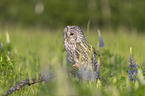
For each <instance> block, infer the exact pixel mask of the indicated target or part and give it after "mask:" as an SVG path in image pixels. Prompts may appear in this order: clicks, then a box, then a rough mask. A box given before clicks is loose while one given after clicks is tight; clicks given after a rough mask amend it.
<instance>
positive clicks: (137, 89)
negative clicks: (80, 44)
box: [0, 28, 145, 96]
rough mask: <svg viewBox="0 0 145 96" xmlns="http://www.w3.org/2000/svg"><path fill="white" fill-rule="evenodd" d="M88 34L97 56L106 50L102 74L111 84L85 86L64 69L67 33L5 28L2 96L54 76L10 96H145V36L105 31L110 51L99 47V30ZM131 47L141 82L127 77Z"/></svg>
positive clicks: (0, 33)
mask: <svg viewBox="0 0 145 96" xmlns="http://www.w3.org/2000/svg"><path fill="white" fill-rule="evenodd" d="M83 31H84V34H85V37H86V39H87V41H88V42H89V43H90V44H92V46H93V47H94V48H95V49H96V50H97V52H98V53H100V50H102V53H100V54H101V55H102V57H101V59H100V61H101V63H100V69H101V70H100V73H101V76H102V77H103V78H105V79H106V81H107V84H106V83H104V82H103V81H101V80H99V79H98V80H95V81H91V80H90V81H80V80H79V79H78V78H73V77H70V76H69V75H68V74H67V72H66V71H65V70H64V69H63V67H66V53H65V52H66V51H65V48H64V45H63V28H60V29H56V30H50V29H41V28H28V29H26V28H25V29H24V28H5V29H2V30H1V31H0V43H1V44H2V45H3V48H4V52H2V50H0V52H1V53H0V54H1V58H0V78H1V79H0V94H2V93H3V92H4V91H6V90H7V89H8V88H10V87H11V86H12V85H15V84H16V83H18V82H20V81H22V80H24V79H26V78H37V77H39V76H41V75H43V74H49V73H50V72H54V73H55V74H57V75H56V77H55V78H53V79H51V80H48V81H46V82H42V83H36V84H34V85H30V86H28V85H26V86H24V87H23V88H22V89H20V90H18V91H15V92H14V93H12V94H11V96H40V95H42V96H89V95H90V96H126V95H128V96H141V95H142V96H144V92H145V91H144V90H145V80H144V76H145V73H144V67H145V64H144V62H145V59H144V54H145V51H144V48H145V37H144V36H145V34H144V33H137V31H135V30H127V29H123V28H122V29H118V30H116V31H114V30H105V29H104V30H100V31H101V34H102V38H103V40H104V43H105V46H104V47H102V48H99V46H98V42H99V37H98V32H97V29H95V30H94V29H93V30H91V29H90V31H89V32H87V30H86V29H83ZM7 32H8V34H9V38H10V42H8V36H7V37H6V33H7ZM130 47H132V50H133V51H132V53H133V58H134V60H135V64H136V66H137V79H136V80H133V81H129V77H128V74H129V73H128V58H129V53H130ZM9 50H10V52H9ZM98 57H99V56H97V58H98ZM110 74H111V75H110Z"/></svg>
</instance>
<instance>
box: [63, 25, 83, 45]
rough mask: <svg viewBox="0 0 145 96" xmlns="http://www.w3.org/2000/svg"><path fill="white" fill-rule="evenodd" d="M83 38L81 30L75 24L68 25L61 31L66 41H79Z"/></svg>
mask: <svg viewBox="0 0 145 96" xmlns="http://www.w3.org/2000/svg"><path fill="white" fill-rule="evenodd" d="M84 39H85V37H84V34H83V32H82V30H81V29H80V28H79V27H78V26H75V25H68V26H67V27H65V29H64V31H63V40H64V41H65V42H68V43H76V42H81V41H83V40H84Z"/></svg>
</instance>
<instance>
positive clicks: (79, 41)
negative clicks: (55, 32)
mask: <svg viewBox="0 0 145 96" xmlns="http://www.w3.org/2000/svg"><path fill="white" fill-rule="evenodd" d="M63 42H64V47H65V49H66V53H67V64H68V65H71V66H73V67H78V70H77V71H78V73H79V74H81V75H80V76H81V77H83V78H84V79H90V78H91V79H92V78H93V79H94V78H95V77H96V74H97V60H96V55H97V53H96V50H95V49H94V48H93V47H92V46H91V45H90V44H89V43H88V42H87V40H86V38H85V36H84V34H83V31H82V30H81V29H80V28H79V27H78V26H75V25H71V26H70V25H69V26H66V27H65V29H64V31H63Z"/></svg>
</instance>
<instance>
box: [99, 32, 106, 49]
mask: <svg viewBox="0 0 145 96" xmlns="http://www.w3.org/2000/svg"><path fill="white" fill-rule="evenodd" d="M98 34H99V47H104V46H105V44H104V41H103V38H102V36H101V33H100V31H98Z"/></svg>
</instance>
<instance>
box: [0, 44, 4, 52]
mask: <svg viewBox="0 0 145 96" xmlns="http://www.w3.org/2000/svg"><path fill="white" fill-rule="evenodd" d="M0 49H2V51H4V48H3V46H2V45H1V43H0Z"/></svg>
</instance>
